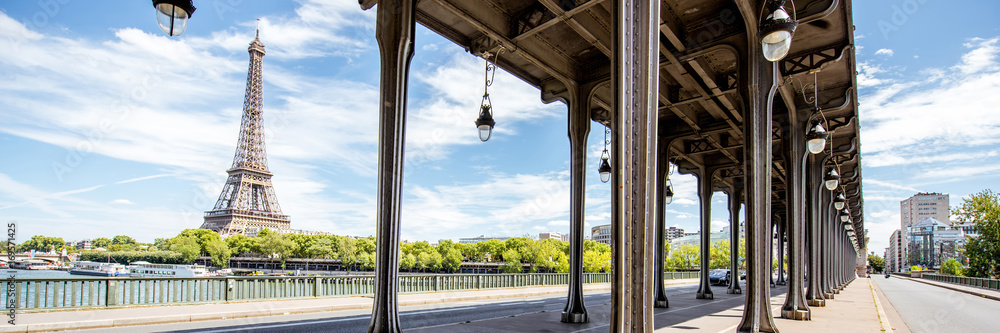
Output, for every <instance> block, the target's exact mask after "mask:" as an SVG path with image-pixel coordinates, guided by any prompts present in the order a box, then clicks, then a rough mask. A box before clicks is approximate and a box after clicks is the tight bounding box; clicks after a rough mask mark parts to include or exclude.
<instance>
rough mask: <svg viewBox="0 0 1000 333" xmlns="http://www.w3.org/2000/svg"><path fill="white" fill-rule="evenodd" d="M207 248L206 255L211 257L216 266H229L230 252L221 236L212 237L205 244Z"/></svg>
mask: <svg viewBox="0 0 1000 333" xmlns="http://www.w3.org/2000/svg"><path fill="white" fill-rule="evenodd" d="M205 246H206V247H207V248H208V255H209V256H211V257H212V264H213V265H215V266H216V267H222V268H229V256H230V255H232V252H231V251H230V250H229V246H228V245H226V242H225V241H223V240H222V239H221V238H219V239H213V240H211V241H209V242H208V244H205Z"/></svg>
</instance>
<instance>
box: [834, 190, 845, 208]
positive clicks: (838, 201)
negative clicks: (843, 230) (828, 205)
mask: <svg viewBox="0 0 1000 333" xmlns="http://www.w3.org/2000/svg"><path fill="white" fill-rule="evenodd" d="M845 203H847V198H844V194H843V193H837V197H836V198H833V209H836V210H841V209H844V204H845Z"/></svg>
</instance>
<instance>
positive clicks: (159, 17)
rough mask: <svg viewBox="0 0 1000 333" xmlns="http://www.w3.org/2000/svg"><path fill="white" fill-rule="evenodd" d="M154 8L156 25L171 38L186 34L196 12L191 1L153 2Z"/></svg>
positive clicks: (160, 0) (162, 0)
mask: <svg viewBox="0 0 1000 333" xmlns="http://www.w3.org/2000/svg"><path fill="white" fill-rule="evenodd" d="M153 8H156V23H157V24H159V25H160V29H161V30H163V32H165V33H167V35H170V36H180V35H181V34H183V33H184V30H185V29H187V21H188V19H189V18H191V14H194V10H195V8H194V4H193V3H191V0H153Z"/></svg>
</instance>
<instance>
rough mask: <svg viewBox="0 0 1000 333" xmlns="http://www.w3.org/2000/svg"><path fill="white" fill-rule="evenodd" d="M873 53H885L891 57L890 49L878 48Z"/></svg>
mask: <svg viewBox="0 0 1000 333" xmlns="http://www.w3.org/2000/svg"><path fill="white" fill-rule="evenodd" d="M875 55H885V56H890V57H891V56H892V55H893V52H892V49H879V50H878V51H875Z"/></svg>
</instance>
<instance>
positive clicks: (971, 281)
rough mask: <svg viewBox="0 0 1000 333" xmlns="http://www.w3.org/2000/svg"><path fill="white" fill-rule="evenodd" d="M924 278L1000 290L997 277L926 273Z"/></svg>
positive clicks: (999, 282) (999, 281)
mask: <svg viewBox="0 0 1000 333" xmlns="http://www.w3.org/2000/svg"><path fill="white" fill-rule="evenodd" d="M923 278H925V279H928V280H934V281H941V282H948V283H954V284H962V285H966V286H973V287H980V288H986V289H992V290H1000V280H997V279H984V278H974V277H965V276H954V275H947V274H931V273H924V274H923Z"/></svg>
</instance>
